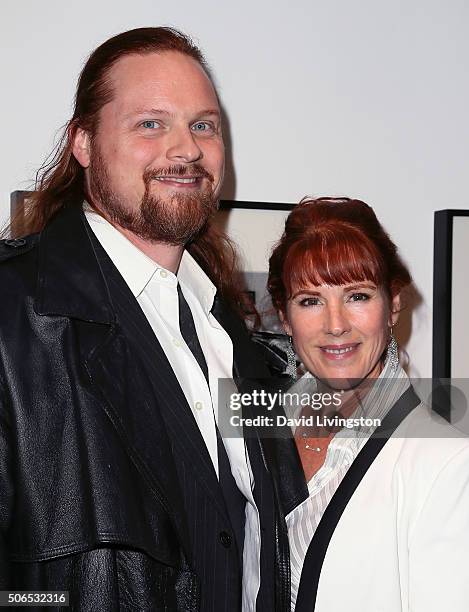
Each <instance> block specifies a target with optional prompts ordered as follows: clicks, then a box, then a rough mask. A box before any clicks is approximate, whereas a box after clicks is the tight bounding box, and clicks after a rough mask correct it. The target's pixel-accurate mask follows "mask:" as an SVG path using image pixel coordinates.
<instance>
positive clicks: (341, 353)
mask: <svg viewBox="0 0 469 612" xmlns="http://www.w3.org/2000/svg"><path fill="white" fill-rule="evenodd" d="M359 346H360V343H359V342H349V343H348V344H326V345H324V346H320V347H319V348H320V350H321V353H322V354H323V355H324V357H325V358H326V359H330V360H331V361H342V360H344V359H349V358H350V357H352V356H353V355H355V353H356V352H357V349H358V347H359Z"/></svg>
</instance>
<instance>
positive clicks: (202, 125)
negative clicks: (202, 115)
mask: <svg viewBox="0 0 469 612" xmlns="http://www.w3.org/2000/svg"><path fill="white" fill-rule="evenodd" d="M208 128H209V126H208V124H207V123H205V121H199V123H194V125H193V126H192V129H193V130H195V131H196V132H205V130H208Z"/></svg>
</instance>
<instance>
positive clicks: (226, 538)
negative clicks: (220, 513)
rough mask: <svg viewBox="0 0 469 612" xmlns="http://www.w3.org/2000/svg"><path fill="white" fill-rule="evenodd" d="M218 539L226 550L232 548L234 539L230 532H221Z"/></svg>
mask: <svg viewBox="0 0 469 612" xmlns="http://www.w3.org/2000/svg"><path fill="white" fill-rule="evenodd" d="M218 539H219V540H220V542H221V543H222V545H223V546H224V547H225V548H229V547H230V546H231V541H232V538H231V536H230V534H229V533H228V532H226V531H220V533H219V534H218Z"/></svg>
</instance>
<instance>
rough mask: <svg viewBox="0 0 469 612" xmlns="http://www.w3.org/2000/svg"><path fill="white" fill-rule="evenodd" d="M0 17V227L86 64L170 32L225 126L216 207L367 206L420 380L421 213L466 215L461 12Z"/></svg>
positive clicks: (203, 11) (262, 1) (360, 6)
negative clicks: (203, 68)
mask: <svg viewBox="0 0 469 612" xmlns="http://www.w3.org/2000/svg"><path fill="white" fill-rule="evenodd" d="M0 11H1V14H0V40H1V41H2V46H3V52H2V53H1V55H0V76H1V84H2V96H1V100H0V105H1V113H0V116H1V121H2V124H1V145H2V158H1V162H2V163H1V164H0V172H1V174H0V192H1V198H0V217H1V219H6V217H7V215H8V209H9V193H10V191H12V190H14V189H27V188H30V187H31V180H32V179H33V178H34V173H35V169H37V167H38V166H40V164H41V163H42V161H43V160H44V158H45V157H46V156H47V154H48V153H49V151H50V150H51V148H52V145H53V142H54V140H53V137H54V134H56V133H57V131H58V129H59V128H60V126H61V125H63V124H64V123H65V121H66V120H67V118H68V117H69V114H70V109H71V103H72V98H73V93H74V87H75V83H76V78H77V75H78V72H79V70H80V68H81V66H82V64H83V62H84V60H85V58H86V56H87V54H88V53H89V52H90V51H91V50H92V49H93V48H94V47H96V46H97V45H98V44H99V43H100V42H102V41H103V40H104V39H106V38H107V37H108V36H110V35H112V34H115V33H117V32H119V31H122V30H126V29H130V28H133V27H138V26H143V25H174V26H177V27H179V28H181V29H183V30H185V31H186V32H188V33H191V34H192V35H194V36H195V37H196V39H197V40H198V41H199V43H200V45H201V47H202V49H203V50H204V51H205V53H206V56H207V58H208V60H209V63H210V64H211V66H212V68H213V70H214V73H215V76H216V78H217V81H218V85H219V89H220V93H221V97H222V100H223V103H224V106H225V109H226V113H227V116H228V119H229V132H230V138H229V140H230V142H231V146H230V148H231V155H232V160H233V167H234V168H235V175H234V177H233V178H232V179H230V180H229V181H228V183H227V190H226V193H225V197H228V198H230V199H233V198H236V199H238V200H260V201H277V202H281V201H285V202H294V201H297V200H299V199H300V198H301V197H302V196H304V195H305V194H312V195H350V196H353V197H360V198H362V199H364V200H365V201H366V202H368V203H369V204H371V205H372V206H373V207H374V208H375V210H376V212H377V214H378V217H379V218H380V219H381V221H382V222H383V223H384V225H385V227H386V228H387V229H388V231H389V232H390V234H391V236H392V237H393V239H394V240H395V242H396V243H397V244H398V246H399V248H400V250H401V252H402V254H403V256H404V258H405V260H406V261H407V263H408V264H409V266H410V268H411V271H412V273H413V276H414V278H415V282H416V286H417V289H418V291H419V292H420V293H421V296H422V301H421V303H420V305H419V306H418V307H417V308H414V309H412V310H413V312H412V318H411V321H412V322H411V325H410V323H409V322H407V323H406V322H404V323H403V324H402V327H401V329H400V331H399V334H398V335H399V336H400V337H401V340H403V341H404V342H405V343H406V348H407V351H408V353H409V355H410V359H411V364H412V366H413V368H412V371H413V373H415V374H420V375H422V376H428V375H430V373H431V316H432V310H431V299H432V257H433V211H434V210H438V209H444V208H466V207H469V190H468V181H469V172H468V170H469V168H468V161H469V160H468V157H469V126H468V120H467V116H468V109H469V85H468V75H469V71H468V58H469V37H468V35H467V33H468V31H469V27H468V26H469V3H468V2H467V0H446V1H445V2H442V1H441V0H438V1H436V0H394V1H389V0H388V1H386V2H385V1H383V0H356V1H355V2H351V1H350V0H327V2H326V1H324V0H323V1H321V2H319V1H318V0H290V1H289V2H275V1H272V0H270V1H267V0H250V1H247V0H237V1H236V2H234V1H233V2H232V3H228V2H222V1H221V0H218V1H217V2H211V1H209V0H198V1H197V2H193V1H188V0H179V1H178V2H156V1H150V0H132V1H131V2H129V1H127V0H126V1H119V0H112V1H111V0H99V1H98V0H94V1H90V0H77V1H76V2H68V1H64V0H60V1H59V0H43V1H42V2H36V1H33V0H31V1H29V2H28V1H26V0H15V1H14V2H13V1H5V0H3V2H2V4H1V8H0ZM259 231H260V232H261V231H262V228H259ZM410 310H411V309H410V308H409V309H408V312H407V315H406V316H407V318H409V316H408V315H409V314H410ZM409 337H410V340H409V341H408V342H407V340H408V339H409Z"/></svg>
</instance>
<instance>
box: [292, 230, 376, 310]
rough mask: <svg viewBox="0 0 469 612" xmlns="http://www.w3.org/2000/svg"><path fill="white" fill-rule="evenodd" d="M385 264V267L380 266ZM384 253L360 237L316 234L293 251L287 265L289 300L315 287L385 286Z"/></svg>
mask: <svg viewBox="0 0 469 612" xmlns="http://www.w3.org/2000/svg"><path fill="white" fill-rule="evenodd" d="M380 264H381V265H380ZM382 269H383V268H382V262H381V257H380V254H379V253H378V252H377V251H376V250H375V249H374V248H373V245H372V244H371V243H370V242H368V241H367V240H363V238H362V237H361V236H360V237H359V236H350V235H348V236H347V235H345V233H341V235H340V236H337V235H333V236H324V235H322V234H319V235H313V236H310V237H308V238H306V239H305V240H302V241H301V242H298V243H296V244H295V245H293V246H292V248H291V249H290V250H289V252H288V254H287V257H286V259H285V263H284V266H283V270H284V273H283V276H284V283H285V287H286V289H287V293H288V298H290V297H291V296H292V295H293V293H295V292H297V291H301V290H302V289H305V288H307V287H309V286H311V285H316V286H319V285H348V284H350V283H356V282H364V281H371V282H373V283H374V284H375V285H376V286H377V287H379V286H380V285H382V284H383V274H382Z"/></svg>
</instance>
